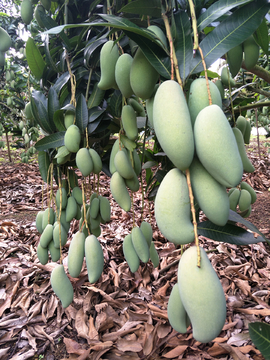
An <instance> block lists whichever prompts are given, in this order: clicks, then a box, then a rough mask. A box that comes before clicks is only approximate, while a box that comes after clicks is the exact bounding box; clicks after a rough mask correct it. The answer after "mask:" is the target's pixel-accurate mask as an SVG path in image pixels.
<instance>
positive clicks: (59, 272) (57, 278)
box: [51, 264, 74, 308]
mask: <svg viewBox="0 0 270 360" xmlns="http://www.w3.org/2000/svg"><path fill="white" fill-rule="evenodd" d="M51 286H52V289H53V291H54V293H55V295H56V296H58V297H59V299H60V300H61V303H62V306H63V308H66V307H68V306H69V305H70V304H71V303H72V301H73V295H74V291H73V286H72V284H71V282H70V280H69V278H68V276H67V274H66V272H65V269H64V265H62V264H60V265H56V267H55V268H54V269H53V271H52V273H51Z"/></svg>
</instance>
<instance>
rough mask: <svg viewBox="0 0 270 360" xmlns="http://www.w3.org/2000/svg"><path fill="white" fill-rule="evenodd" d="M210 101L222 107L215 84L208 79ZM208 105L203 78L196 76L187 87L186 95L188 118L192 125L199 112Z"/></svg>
mask: <svg viewBox="0 0 270 360" xmlns="http://www.w3.org/2000/svg"><path fill="white" fill-rule="evenodd" d="M208 83H209V88H210V93H211V98H212V103H213V104H216V105H218V106H219V107H220V108H221V109H222V98H221V95H220V91H219V89H218V88H217V86H216V85H215V84H214V83H213V82H212V81H208ZM208 105H209V98H208V91H207V85H206V79H205V78H198V79H196V80H194V81H192V83H191V86H190V88H189V96H188V108H189V112H190V118H191V122H192V126H194V123H195V120H196V117H197V115H198V114H199V112H200V111H201V110H202V109H203V108H205V107H206V106H208Z"/></svg>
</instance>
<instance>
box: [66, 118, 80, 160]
mask: <svg viewBox="0 0 270 360" xmlns="http://www.w3.org/2000/svg"><path fill="white" fill-rule="evenodd" d="M80 142H81V133H80V129H79V128H78V126H77V125H70V126H69V127H68V128H67V130H66V133H65V136H64V144H65V147H66V148H67V149H68V151H70V152H73V153H76V152H77V151H79V149H80Z"/></svg>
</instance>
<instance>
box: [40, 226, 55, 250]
mask: <svg viewBox="0 0 270 360" xmlns="http://www.w3.org/2000/svg"><path fill="white" fill-rule="evenodd" d="M52 238H53V225H52V224H47V225H46V227H45V229H44V230H43V232H42V234H41V236H40V240H39V244H40V246H42V247H43V249H46V248H47V247H48V245H49V243H50V241H51V240H52Z"/></svg>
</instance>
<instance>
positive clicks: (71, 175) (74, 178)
mask: <svg viewBox="0 0 270 360" xmlns="http://www.w3.org/2000/svg"><path fill="white" fill-rule="evenodd" d="M68 179H69V184H70V187H71V189H74V188H75V187H78V175H77V174H76V173H75V171H74V170H70V169H69V170H68Z"/></svg>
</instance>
